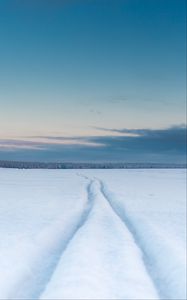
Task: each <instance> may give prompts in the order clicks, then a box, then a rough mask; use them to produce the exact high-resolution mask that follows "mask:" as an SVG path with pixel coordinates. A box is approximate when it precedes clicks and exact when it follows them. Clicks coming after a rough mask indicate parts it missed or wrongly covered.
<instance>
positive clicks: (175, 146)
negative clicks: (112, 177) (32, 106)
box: [0, 125, 186, 162]
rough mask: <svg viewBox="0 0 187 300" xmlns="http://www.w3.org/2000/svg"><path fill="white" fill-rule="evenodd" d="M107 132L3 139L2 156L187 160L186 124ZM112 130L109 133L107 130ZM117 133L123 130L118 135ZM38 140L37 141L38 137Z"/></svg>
mask: <svg viewBox="0 0 187 300" xmlns="http://www.w3.org/2000/svg"><path fill="white" fill-rule="evenodd" d="M98 130H102V131H106V132H107V134H106V135H104V136H100V135H98V136H85V137H81V136H78V137H77V136H75V137H64V136H38V137H33V138H35V141H26V140H0V156H1V158H0V159H3V158H6V159H10V157H11V159H14V156H13V155H12V156H11V155H8V151H5V149H6V147H7V150H8V149H13V150H14V154H15V157H17V158H19V157H22V160H23V158H24V159H25V160H27V159H28V160H30V159H35V160H47V161H59V160H61V161H125V162H140V161H141V162H184V161H185V160H186V126H185V125H179V126H172V127H170V128H164V129H125V128H123V129H115V128H113V129H107V128H98ZM108 133H110V134H108ZM116 133H120V134H119V135H116ZM36 140H38V141H36Z"/></svg>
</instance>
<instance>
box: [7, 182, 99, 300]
mask: <svg viewBox="0 0 187 300" xmlns="http://www.w3.org/2000/svg"><path fill="white" fill-rule="evenodd" d="M87 179H88V178H87ZM92 185H93V180H89V183H88V185H87V188H86V189H87V202H86V205H85V207H84V210H83V211H82V213H81V214H80V216H77V220H75V221H73V222H72V223H73V224H68V225H70V227H71V228H67V232H68V233H67V234H66V235H65V236H64V234H62V236H60V231H61V229H60V228H59V226H60V225H61V224H60V222H59V224H57V225H59V226H57V228H55V230H56V232H55V230H52V231H51V232H49V238H51V239H52V241H50V243H49V244H50V246H48V243H46V245H45V244H43V243H42V245H41V248H40V249H39V250H37V251H36V253H34V258H33V255H32V256H31V257H28V260H27V263H28V266H29V267H31V268H32V272H30V270H29V267H28V266H26V267H25V268H23V270H21V271H22V272H21V274H20V275H19V276H18V278H17V280H16V282H14V285H13V287H11V286H10V287H9V290H8V292H7V293H6V294H7V296H6V299H19V300H20V299H24V300H25V299H29V300H30V299H39V298H40V295H41V294H42V293H43V291H44V290H45V288H46V286H47V285H48V282H49V281H50V279H51V277H52V276H53V273H54V272H55V270H56V267H57V266H58V263H59V260H60V258H61V257H62V256H63V253H64V251H65V250H66V248H67V247H68V245H69V243H70V242H71V240H72V239H73V238H74V236H75V235H76V233H77V232H78V230H79V229H80V228H81V227H82V226H83V225H84V223H85V222H86V220H87V218H88V216H89V213H90V211H91V210H92V207H93V201H94V189H93V188H92ZM46 234H48V232H46ZM50 234H52V235H53V234H54V235H56V237H55V238H54V237H53V236H50ZM51 244H52V245H51ZM47 247H49V248H47Z"/></svg>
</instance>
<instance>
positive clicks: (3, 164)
mask: <svg viewBox="0 0 187 300" xmlns="http://www.w3.org/2000/svg"><path fill="white" fill-rule="evenodd" d="M0 168H14V169H166V168H167V169H169V168H186V164H176V163H173V164H161V163H115V162H103V163H102V162H98V163H95V162H80V163H74V162H72V163H70V162H64V163H57V162H22V161H3V160H2V161H0Z"/></svg>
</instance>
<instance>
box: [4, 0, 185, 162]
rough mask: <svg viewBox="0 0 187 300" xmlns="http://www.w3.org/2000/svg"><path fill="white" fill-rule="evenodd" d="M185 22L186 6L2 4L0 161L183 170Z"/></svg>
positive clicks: (161, 2)
mask: <svg viewBox="0 0 187 300" xmlns="http://www.w3.org/2000/svg"><path fill="white" fill-rule="evenodd" d="M185 21H186V16H185V1H183V0H151V1H150V0H90V1H89V0H85V1H79V0H76V1H63V0H61V1H59V0H54V1H50V0H37V1H36V0H32V1H24V0H12V1H10V0H6V1H5V0H1V2H0V66H1V67H0V123H1V126H0V159H12V160H14V159H15V160H16V159H19V160H20V159H21V160H45V161H49V160H50V161H59V160H60V161H67V160H68V161H83V160H87V161H90V160H91V161H103V160H107V161H110V160H113V161H119V160H120V161H142V162H145V161H151V162H154V161H156V162H162V161H167V162H173V161H175V162H182V161H184V159H185V146H184V143H185V134H184V132H185V130H186V127H185V124H186V101H185V89H186V86H185V79H186V78H185V77H186V75H185V42H186V41H185ZM137 130H139V131H137ZM176 130H177V136H178V137H179V138H180V141H179V140H178V139H176ZM145 132H149V134H146V137H145V136H144V134H145ZM158 132H159V138H158ZM166 132H167V133H168V134H169V136H170V138H166ZM156 133H157V134H156ZM155 134H156V136H155ZM167 136H168V135H167ZM147 141H149V142H148V144H147Z"/></svg>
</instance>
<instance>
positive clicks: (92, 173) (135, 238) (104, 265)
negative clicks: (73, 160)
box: [0, 169, 186, 300]
mask: <svg viewBox="0 0 187 300" xmlns="http://www.w3.org/2000/svg"><path fill="white" fill-rule="evenodd" d="M185 177H186V172H185V170H182V169H181V170H177V169H175V170H171V169H170V170H156V169H154V170H8V169H0V236H1V240H0V299H126V300H130V299H140V300H146V299H147V300H148V299H149V300H156V299H163V300H166V299H167V300H170V299H173V300H174V299H179V300H185V299H186V291H185V290H186V273H185V269H186V268H185V266H186V256H185V247H186V232H185V228H186V202H185V201H186V181H185V179H186V178H185Z"/></svg>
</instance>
